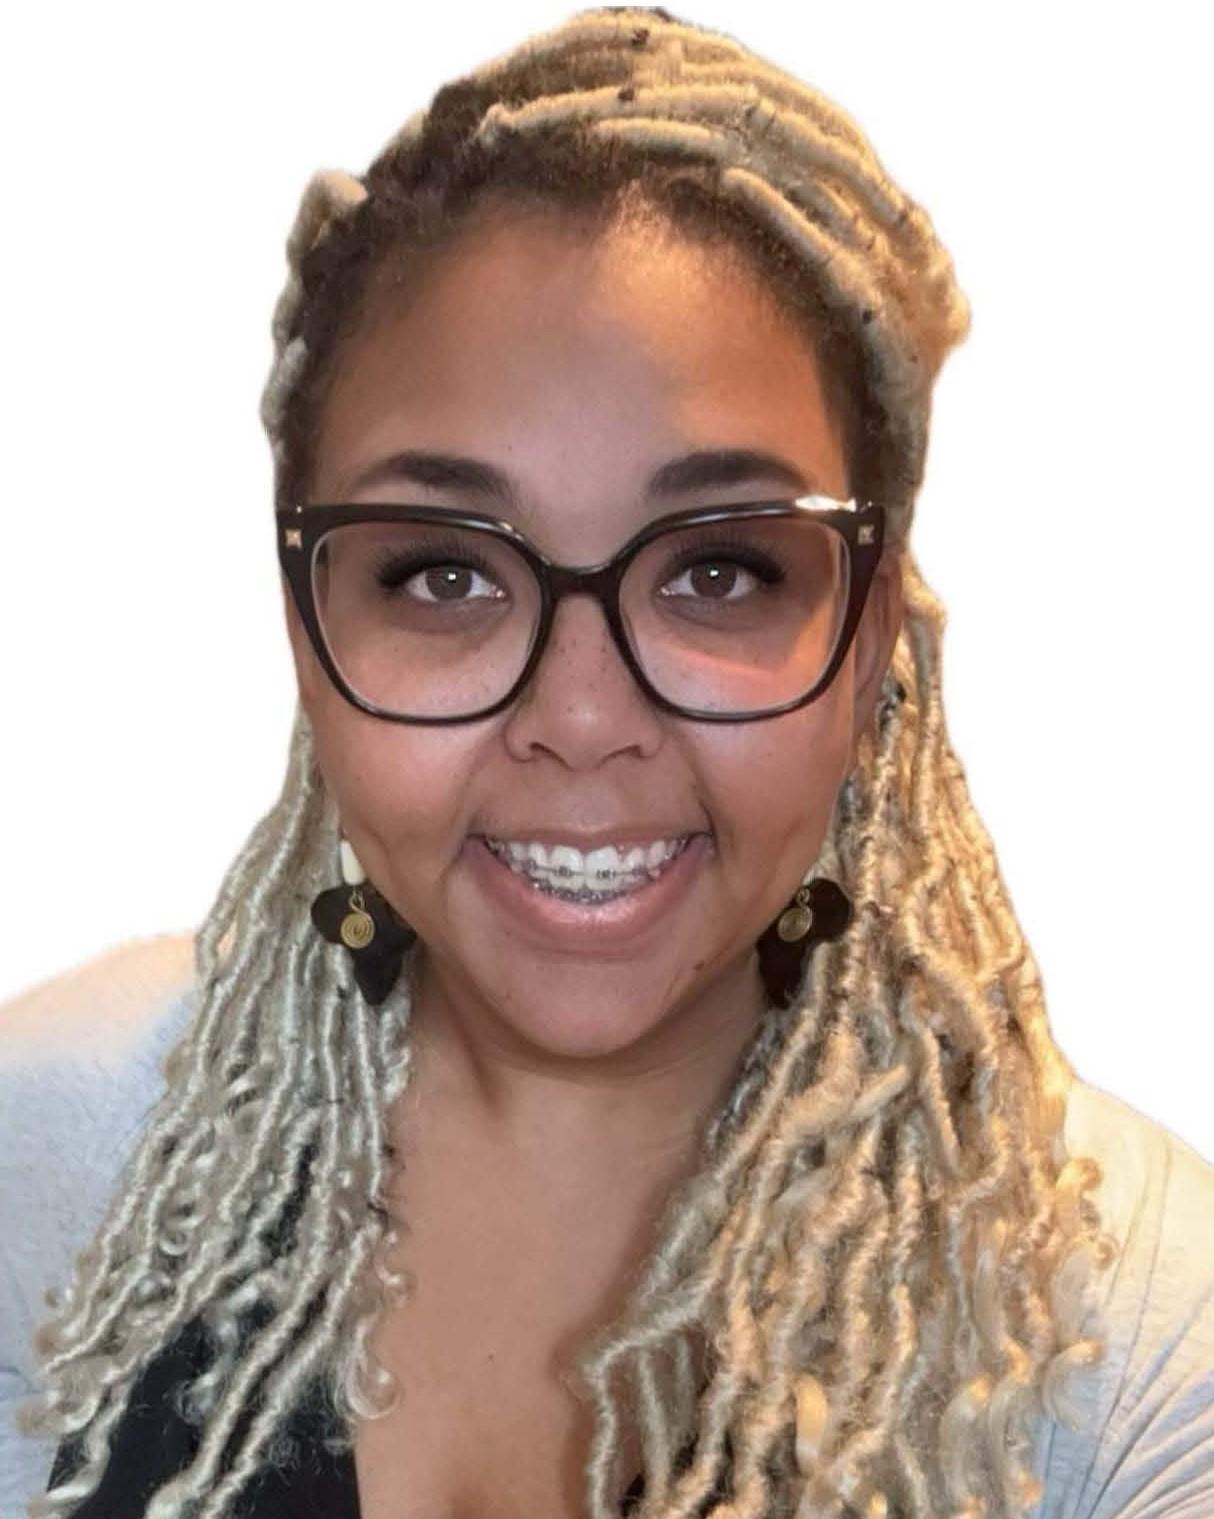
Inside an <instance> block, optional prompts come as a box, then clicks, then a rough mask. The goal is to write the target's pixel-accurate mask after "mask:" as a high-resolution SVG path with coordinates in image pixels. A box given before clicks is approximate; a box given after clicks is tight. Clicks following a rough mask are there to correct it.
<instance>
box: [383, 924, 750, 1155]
mask: <svg viewBox="0 0 1214 1519" xmlns="http://www.w3.org/2000/svg"><path fill="white" fill-rule="evenodd" d="M766 1007H767V999H766V995H765V992H764V988H763V983H762V979H761V977H760V974H759V966H758V959H757V956H756V955H755V954H754V953H753V952H751V953H750V954H749V955H747V956H746V957H744V958H743V959H742V960H741V961H740V962H738V963H737V964H735V965H733V966H731V967H728V968H727V969H726V971H725V972H723V973H722V974H721V975H719V976H718V977H717V978H716V979H715V980H714V981H713V982H712V983H711V984H710V985H709V986H707V987H705V988H701V989H699V990H698V992H697V994H696V995H695V996H694V998H690V999H688V1000H686V1001H684V1002H683V1003H681V1004H680V1005H678V1006H674V1007H671V1008H669V1009H667V1010H666V1012H665V1014H664V1016H663V1017H662V1018H661V1019H660V1021H658V1022H657V1023H655V1024H654V1025H653V1026H651V1028H650V1029H649V1030H648V1031H647V1032H646V1033H645V1035H644V1036H643V1037H642V1038H640V1039H638V1040H635V1041H633V1042H632V1043H630V1044H628V1045H627V1046H624V1047H621V1048H618V1049H613V1050H609V1051H607V1052H606V1053H603V1054H596V1055H594V1056H569V1055H567V1054H565V1053H563V1052H558V1051H553V1050H550V1049H545V1048H541V1047H538V1046H536V1045H535V1044H532V1043H530V1042H529V1041H528V1040H527V1039H526V1038H525V1037H523V1036H522V1035H521V1034H520V1033H519V1031H518V1029H517V1028H516V1027H514V1026H512V1025H511V1023H510V1022H509V1021H508V1020H507V1019H506V1018H504V1017H503V1016H502V1013H501V1012H500V1010H498V1009H497V1008H495V1007H494V1005H493V1003H492V1001H491V1000H490V999H488V998H487V997H485V996H483V995H481V994H479V993H478V992H477V990H476V989H475V988H473V987H471V986H469V985H468V984H467V983H465V982H462V981H461V980H460V979H459V978H458V977H456V976H454V975H452V974H450V972H449V971H447V969H446V968H445V967H444V966H442V965H439V964H436V963H435V961H434V960H433V959H432V958H431V957H429V956H428V955H426V954H425V952H424V949H423V950H422V952H421V953H420V954H419V956H418V959H417V962H416V964H415V967H414V978H413V1005H412V1012H411V1015H410V1039H411V1043H412V1045H413V1052H414V1062H415V1064H414V1072H413V1076H412V1078H411V1081H410V1087H411V1088H412V1089H414V1090H417V1091H422V1092H424V1093H425V1094H426V1095H425V1097H424V1098H421V1099H420V1101H422V1102H424V1103H426V1104H429V1105H435V1104H441V1105H442V1107H443V1109H444V1112H445V1113H447V1114H450V1113H452V1112H455V1113H458V1115H459V1118H460V1122H461V1125H464V1126H466V1125H470V1126H471V1127H472V1130H473V1131H474V1132H476V1133H478V1134H480V1135H484V1136H487V1137H491V1138H492V1139H493V1140H494V1142H495V1143H498V1144H505V1145H506V1146H508V1147H509V1148H510V1149H511V1150H512V1151H514V1152H515V1153H517V1154H519V1155H520V1156H527V1155H530V1156H541V1155H542V1156H544V1157H553V1156H562V1157H566V1158H567V1160H568V1163H569V1164H576V1163H577V1160H578V1159H579V1158H581V1159H582V1160H583V1161H586V1162H590V1163H593V1164H594V1165H596V1166H599V1167H603V1166H606V1167H607V1168H610V1167H611V1166H613V1165H615V1164H618V1163H619V1162H621V1161H623V1162H625V1163H628V1162H635V1163H641V1164H643V1163H645V1161H647V1160H650V1161H653V1162H655V1163H659V1164H660V1162H661V1160H662V1158H663V1157H665V1158H668V1159H669V1160H671V1161H672V1162H674V1161H676V1160H682V1159H684V1158H686V1157H687V1155H688V1154H689V1153H690V1151H691V1150H692V1149H693V1148H694V1146H695V1145H696V1143H697V1141H698V1137H699V1134H700V1132H701V1131H702V1128H703V1125H704V1124H705V1122H706V1121H707V1120H708V1119H709V1117H710V1116H711V1115H712V1114H713V1113H714V1112H715V1111H716V1109H717V1108H718V1107H719V1105H720V1104H721V1103H722V1102H723V1101H724V1099H725V1097H726V1095H727V1093H728V1091H729V1088H730V1087H731V1086H732V1084H733V1081H734V1079H735V1076H736V1072H737V1069H738V1065H739V1062H740V1060H741V1058H742V1056H743V1054H744V1052H745V1050H746V1048H747V1046H748V1045H749V1043H750V1041H751V1039H752V1038H753V1037H754V1034H755V1032H756V1030H757V1028H758V1025H759V1023H760V1021H761V1019H762V1017H763V1015H764V1012H765V1010H766ZM422 1121H423V1123H424V1119H423V1120H422Z"/></svg>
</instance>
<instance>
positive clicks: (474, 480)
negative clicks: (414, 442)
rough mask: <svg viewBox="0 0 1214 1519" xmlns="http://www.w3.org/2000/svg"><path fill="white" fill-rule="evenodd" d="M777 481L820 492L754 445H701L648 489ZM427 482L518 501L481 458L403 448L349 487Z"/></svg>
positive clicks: (655, 493)
mask: <svg viewBox="0 0 1214 1519" xmlns="http://www.w3.org/2000/svg"><path fill="white" fill-rule="evenodd" d="M755 479H765V480H775V481H778V482H779V483H780V484H781V485H784V486H789V487H791V488H792V489H793V490H794V491H796V492H797V494H798V495H801V494H804V493H805V492H807V491H820V490H821V485H820V483H819V481H818V480H817V478H816V477H815V476H814V475H813V474H812V473H811V472H810V471H808V470H803V469H798V468H797V466H796V465H794V464H793V463H792V462H791V461H790V460H788V459H783V458H781V457H780V455H779V454H773V453H768V452H766V451H765V450H762V449H755V448H702V449H696V450H694V451H693V452H692V453H689V454H682V455H680V456H679V457H678V458H677V459H670V460H668V461H667V462H666V463H665V464H663V465H661V466H659V468H658V469H656V470H654V472H653V474H652V475H651V476H650V477H649V483H648V486H647V493H648V494H649V495H650V496H652V497H655V498H656V499H658V500H660V501H671V500H675V499H677V498H678V497H680V496H685V495H689V494H690V493H691V492H692V491H697V490H708V489H711V488H712V487H714V486H716V487H720V486H729V485H743V484H746V483H748V482H749V481H751V480H755ZM400 484H410V485H427V486H431V487H434V488H437V489H440V490H443V489H445V490H459V491H465V492H470V493H472V494H473V495H477V496H481V497H484V498H485V499H486V500H489V501H493V502H495V503H496V504H497V505H498V506H500V507H505V508H509V509H512V510H513V509H516V508H517V507H518V505H519V502H520V499H521V492H520V491H519V489H518V486H517V485H516V484H515V482H514V481H513V480H512V479H511V477H510V476H509V475H507V474H506V473H505V472H504V471H503V470H500V469H498V468H497V467H496V466H495V465H492V464H487V463H486V462H485V461H484V460H482V459H471V458H467V457H466V456H464V455H461V454H443V453H433V452H430V451H429V450H426V449H415V448H411V449H406V450H404V451H403V452H401V453H396V454H392V455H390V456H389V457H388V458H386V459H381V460H380V461H379V462H378V463H376V464H373V465H371V466H370V468H368V469H366V470H363V471H362V473H361V474H358V475H356V476H355V478H354V479H353V480H352V481H351V482H350V484H349V486H348V487H347V489H348V491H350V492H353V491H356V490H366V489H368V488H369V487H371V486H379V485H400Z"/></svg>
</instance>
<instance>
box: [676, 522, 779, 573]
mask: <svg viewBox="0 0 1214 1519" xmlns="http://www.w3.org/2000/svg"><path fill="white" fill-rule="evenodd" d="M716 554H720V555H722V556H725V555H728V556H729V558H730V560H731V562H733V563H737V564H740V565H741V566H742V568H743V569H746V570H749V571H750V572H751V574H753V575H756V576H757V577H758V578H759V580H761V581H762V583H763V584H764V585H778V584H779V582H780V581H782V580H783V579H784V578H785V575H786V573H787V571H786V569H785V567H784V566H783V565H782V564H781V563H780V561H779V560H778V559H776V558H775V557H774V556H773V555H771V554H764V553H760V552H759V551H758V550H756V549H755V547H754V546H753V545H752V544H750V543H748V542H747V541H746V540H745V539H744V538H742V537H740V536H735V535H733V534H730V533H728V532H723V533H720V534H718V536H717V537H716V538H714V539H713V540H712V542H711V543H699V544H697V545H696V546H695V547H694V548H690V547H689V548H685V549H682V550H681V551H680V552H679V553H678V554H676V555H675V559H674V562H673V564H671V565H670V567H669V568H668V570H667V571H666V572H665V573H666V575H667V578H668V579H669V578H670V577H671V576H673V575H681V574H682V573H683V571H684V570H687V569H690V568H691V567H692V565H696V564H704V563H705V562H709V561H711V560H712V558H713V556H714V555H716Z"/></svg>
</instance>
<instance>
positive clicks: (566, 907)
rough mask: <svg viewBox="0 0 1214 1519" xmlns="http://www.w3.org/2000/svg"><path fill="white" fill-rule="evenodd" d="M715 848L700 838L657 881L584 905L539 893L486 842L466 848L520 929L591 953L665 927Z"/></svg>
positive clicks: (478, 840) (496, 899)
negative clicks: (668, 917)
mask: <svg viewBox="0 0 1214 1519" xmlns="http://www.w3.org/2000/svg"><path fill="white" fill-rule="evenodd" d="M711 849H712V840H711V838H710V837H709V835H708V834H705V833H699V834H696V835H695V836H694V837H693V838H692V839H691V840H690V841H689V843H688V844H687V846H686V848H685V849H684V850H683V851H682V853H681V854H679V855H678V856H677V857H676V858H675V859H674V861H672V863H671V864H669V865H667V867H666V868H665V870H663V871H662V873H661V875H659V876H658V878H657V880H656V881H646V882H645V884H644V885H643V886H638V887H637V888H636V889H635V890H634V891H630V892H626V893H625V894H624V895H623V896H620V897H615V898H613V899H612V900H611V901H609V902H601V903H600V902H593V903H588V904H586V905H585V906H583V905H582V904H581V903H579V902H565V901H562V900H561V898H560V897H554V896H549V895H548V893H547V892H543V891H538V890H537V889H536V888H535V887H534V886H532V885H531V883H530V881H528V880H527V879H526V877H525V876H521V875H518V874H516V873H515V872H514V871H513V870H511V869H510V867H509V865H504V864H503V863H502V862H501V860H499V859H498V857H497V856H496V855H495V854H494V853H493V851H492V850H491V849H490V848H489V846H488V845H487V844H486V843H485V841H484V839H483V838H478V837H474V838H470V839H469V840H468V842H467V844H466V845H465V850H466V852H467V853H468V857H469V864H470V865H471V867H472V869H473V871H474V872H475V874H476V877H477V880H478V881H479V882H480V883H481V884H482V885H483V887H484V888H485V890H486V891H487V892H488V893H489V895H490V896H491V897H492V898H493V900H494V902H496V903H499V904H500V905H501V906H502V907H503V908H504V909H505V910H506V912H508V913H509V914H510V916H511V917H512V918H513V919H514V921H515V922H516V923H517V924H518V925H519V926H520V927H521V928H523V929H525V930H530V931H531V933H532V935H533V936H534V935H537V934H538V936H539V937H541V938H542V939H544V940H545V941H546V942H550V943H552V942H555V943H563V944H566V945H568V946H569V947H570V948H574V949H577V948H584V949H589V950H593V949H608V948H612V947H614V946H616V945H627V944H630V943H631V942H632V941H633V940H634V939H636V938H638V937H639V936H641V935H642V934H644V933H645V932H646V930H648V929H650V928H652V927H653V926H654V925H655V924H658V923H660V922H661V921H662V919H663V918H665V917H666V915H667V914H668V913H670V912H671V911H672V910H673V909H674V908H675V907H676V906H677V905H678V903H679V902H681V901H682V899H683V898H684V897H685V896H686V895H687V893H688V891H689V890H690V889H691V886H692V883H693V882H694V881H695V879H696V876H697V875H698V874H699V871H700V868H701V866H702V865H703V864H704V862H705V861H706V860H707V859H708V857H709V854H710V853H711Z"/></svg>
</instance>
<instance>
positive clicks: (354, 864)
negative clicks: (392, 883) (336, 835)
mask: <svg viewBox="0 0 1214 1519" xmlns="http://www.w3.org/2000/svg"><path fill="white" fill-rule="evenodd" d="M340 853H341V878H342V880H343V881H344V882H345V883H346V885H347V886H361V885H362V883H363V882H364V881H365V880H366V879H367V872H366V871H365V870H364V869H363V868H362V865H361V864H360V863H359V859H358V856H357V855H356V854H355V853H354V845H353V844H351V842H350V840H349V839H347V838H345V837H343V838H342V841H341V850H340Z"/></svg>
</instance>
